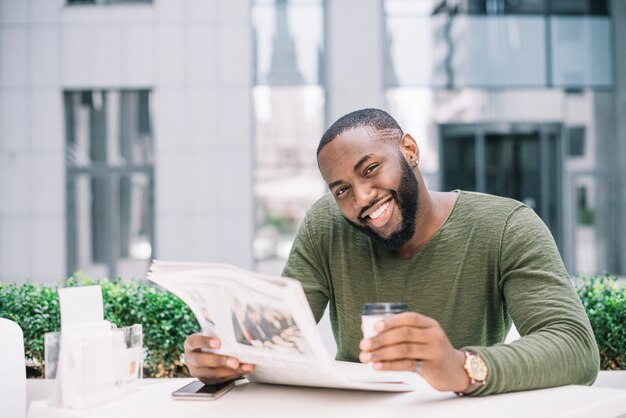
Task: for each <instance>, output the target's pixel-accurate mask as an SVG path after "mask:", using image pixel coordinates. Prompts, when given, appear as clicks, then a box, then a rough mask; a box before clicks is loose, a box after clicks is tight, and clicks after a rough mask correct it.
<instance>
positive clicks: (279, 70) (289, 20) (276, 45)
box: [253, 0, 325, 274]
mask: <svg viewBox="0 0 626 418" xmlns="http://www.w3.org/2000/svg"><path fill="white" fill-rule="evenodd" d="M253 22H254V33H255V40H256V54H255V58H256V62H255V66H256V68H255V74H256V75H255V87H254V89H253V100H254V111H255V119H256V127H255V130H256V151H255V154H256V168H255V187H254V193H255V199H256V236H255V240H254V257H255V261H256V263H257V269H258V270H259V271H263V272H267V273H274V274H278V273H280V271H281V270H282V267H283V265H284V262H285V259H286V258H287V255H288V253H289V250H290V249H291V244H292V242H293V236H294V234H295V231H296V228H297V226H298V224H299V223H300V221H301V220H302V218H303V217H304V214H305V212H306V210H307V209H308V208H309V207H310V206H311V205H312V204H313V203H314V202H315V201H316V200H317V199H318V198H319V197H320V196H321V195H322V194H323V193H324V191H325V187H324V183H323V181H322V179H321V178H320V176H319V173H318V170H317V161H316V155H315V152H316V149H317V143H318V142H319V138H320V137H321V135H322V133H323V129H324V90H323V87H322V86H321V83H322V76H321V71H320V68H321V67H322V61H321V60H322V46H323V36H322V31H323V4H322V1H321V0H301V1H296V0H289V1H287V0H276V1H266V0H256V1H254V3H253Z"/></svg>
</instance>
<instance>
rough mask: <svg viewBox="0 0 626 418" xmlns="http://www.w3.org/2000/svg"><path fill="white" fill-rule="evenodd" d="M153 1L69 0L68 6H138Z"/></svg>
mask: <svg viewBox="0 0 626 418" xmlns="http://www.w3.org/2000/svg"><path fill="white" fill-rule="evenodd" d="M152 1H153V0H67V4H69V5H76V4H136V3H152Z"/></svg>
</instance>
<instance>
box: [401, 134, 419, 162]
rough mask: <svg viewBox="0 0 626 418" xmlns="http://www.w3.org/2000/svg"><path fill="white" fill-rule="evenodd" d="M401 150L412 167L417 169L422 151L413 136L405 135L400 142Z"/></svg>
mask: <svg viewBox="0 0 626 418" xmlns="http://www.w3.org/2000/svg"><path fill="white" fill-rule="evenodd" d="M400 150H401V152H402V155H404V158H406V160H407V162H408V163H409V165H410V166H411V167H416V166H417V164H419V160H420V149H419V147H418V146H417V141H415V139H413V137H412V136H411V134H408V133H406V134H404V135H403V136H402V139H401V140H400Z"/></svg>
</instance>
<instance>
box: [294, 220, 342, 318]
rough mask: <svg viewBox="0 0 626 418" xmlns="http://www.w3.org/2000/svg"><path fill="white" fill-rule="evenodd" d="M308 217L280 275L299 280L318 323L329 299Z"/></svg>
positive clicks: (324, 276)
mask: <svg viewBox="0 0 626 418" xmlns="http://www.w3.org/2000/svg"><path fill="white" fill-rule="evenodd" d="M309 222H310V221H309V218H308V216H307V217H305V218H304V220H303V221H302V223H301V224H300V227H299V228H298V232H297V233H296V237H295V240H294V243H293V245H292V247H291V252H290V253H289V258H288V259H287V264H286V265H285V268H284V270H283V273H282V275H283V276H285V277H291V278H294V279H297V280H299V281H300V282H301V283H302V288H303V289H304V293H305V294H306V297H307V300H308V301H309V306H310V307H311V311H312V312H313V315H314V316H315V321H316V322H319V320H320V319H321V318H322V315H323V314H324V310H325V309H326V305H327V304H328V300H329V298H330V291H329V285H328V278H327V273H326V271H325V270H326V269H325V268H324V265H325V263H323V261H322V259H321V257H320V256H319V254H320V248H319V246H316V245H315V244H314V240H313V239H312V233H311V231H310V223H309Z"/></svg>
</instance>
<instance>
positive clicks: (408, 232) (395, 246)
mask: <svg viewBox="0 0 626 418" xmlns="http://www.w3.org/2000/svg"><path fill="white" fill-rule="evenodd" d="M400 165H401V166H402V177H401V178H400V187H398V191H397V192H396V191H395V190H392V191H391V196H392V197H393V199H394V200H395V202H396V205H397V206H398V208H399V209H400V215H401V216H402V223H401V224H400V226H399V227H398V229H397V230H395V231H394V232H393V233H392V234H391V235H390V236H389V238H383V237H381V236H380V235H378V234H377V233H376V232H374V231H372V229H371V228H370V227H369V226H367V224H366V223H365V221H363V225H360V224H357V223H354V222H352V221H350V220H348V223H350V225H352V226H353V227H354V228H356V229H357V230H359V231H361V232H363V233H364V234H366V235H367V236H369V237H370V238H371V239H372V240H373V241H374V242H375V243H376V244H378V245H380V246H381V247H383V248H385V249H387V250H390V251H397V250H399V249H400V248H401V247H402V246H403V245H404V244H406V243H407V242H408V241H409V240H410V239H411V238H413V234H415V216H416V214H417V209H418V208H417V202H418V196H419V189H418V184H417V179H416V178H415V174H413V171H412V170H411V167H410V166H409V164H408V163H407V162H406V160H405V159H404V157H403V156H402V155H400ZM370 207H371V206H369V207H367V208H365V209H363V211H362V212H365V211H366V210H367V209H369V208H370ZM364 225H365V226H364Z"/></svg>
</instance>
